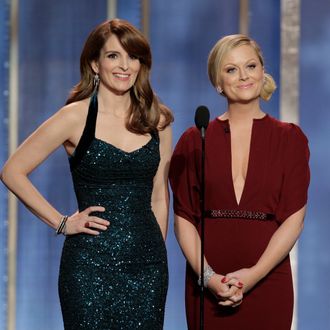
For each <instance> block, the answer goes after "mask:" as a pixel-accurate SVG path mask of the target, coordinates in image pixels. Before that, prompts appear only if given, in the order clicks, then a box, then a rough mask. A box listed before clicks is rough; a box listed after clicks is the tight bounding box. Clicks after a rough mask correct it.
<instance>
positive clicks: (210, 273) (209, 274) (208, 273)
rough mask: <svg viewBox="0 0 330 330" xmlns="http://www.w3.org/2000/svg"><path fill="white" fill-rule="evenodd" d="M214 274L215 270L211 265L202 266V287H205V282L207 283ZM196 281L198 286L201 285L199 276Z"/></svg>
mask: <svg viewBox="0 0 330 330" xmlns="http://www.w3.org/2000/svg"><path fill="white" fill-rule="evenodd" d="M214 274H215V272H214V270H213V269H212V267H211V266H210V265H207V266H206V267H205V268H204V288H207V284H208V283H209V280H210V278H211V277H212V276H213V275H214ZM197 283H198V285H199V286H201V285H202V278H201V276H199V278H198V281H197Z"/></svg>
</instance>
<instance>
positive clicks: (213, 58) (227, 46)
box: [208, 34, 276, 101]
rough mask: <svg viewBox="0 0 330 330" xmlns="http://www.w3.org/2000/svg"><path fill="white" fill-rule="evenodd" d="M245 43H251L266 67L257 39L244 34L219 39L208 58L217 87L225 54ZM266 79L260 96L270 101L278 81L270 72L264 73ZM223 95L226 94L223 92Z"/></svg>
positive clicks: (211, 78)
mask: <svg viewBox="0 0 330 330" xmlns="http://www.w3.org/2000/svg"><path fill="white" fill-rule="evenodd" d="M243 45H249V46H251V47H252V48H253V49H254V50H255V52H256V54H257V56H258V58H259V60H260V63H261V65H262V66H263V67H264V58H263V55H262V52H261V49H260V47H259V45H258V44H257V43H256V41H255V40H253V39H251V38H250V37H248V36H246V35H243V34H232V35H227V36H225V37H223V38H221V39H220V40H218V42H217V43H216V44H215V45H214V47H213V48H212V50H211V51H210V54H209V58H208V75H209V79H210V81H211V83H212V85H213V86H214V87H215V88H217V87H218V85H219V69H220V65H221V62H222V60H223V58H224V56H225V55H226V54H227V52H228V51H230V50H232V49H233V48H236V47H239V46H243ZM264 79H265V81H264V84H263V86H262V89H261V92H260V97H261V98H262V99H263V100H265V101H268V100H269V99H270V98H271V96H272V94H273V92H274V91H275V89H276V83H275V81H274V79H273V77H272V76H271V75H270V74H269V73H265V74H264ZM222 95H223V96H225V95H224V94H223V93H222Z"/></svg>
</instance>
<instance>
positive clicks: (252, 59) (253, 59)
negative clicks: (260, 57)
mask: <svg viewBox="0 0 330 330" xmlns="http://www.w3.org/2000/svg"><path fill="white" fill-rule="evenodd" d="M251 61H257V59H256V58H250V59H249V60H247V61H245V63H248V62H251ZM259 62H260V61H259ZM229 65H233V66H236V64H234V63H226V64H224V65H223V66H224V67H225V66H229Z"/></svg>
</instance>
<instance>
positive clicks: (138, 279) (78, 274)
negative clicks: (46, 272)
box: [59, 136, 168, 330]
mask: <svg viewBox="0 0 330 330" xmlns="http://www.w3.org/2000/svg"><path fill="white" fill-rule="evenodd" d="M159 159H160V156H159V141H158V137H157V136H153V137H152V138H151V140H150V141H149V142H148V143H147V144H146V145H145V146H143V147H142V148H140V149H138V150H136V151H133V152H130V153H127V152H124V151H122V150H120V149H118V148H116V147H114V146H112V145H111V144H108V143H106V142H104V141H102V140H99V139H96V138H94V139H93V140H92V142H91V144H90V146H89V147H88V150H87V151H86V152H85V154H84V156H83V157H82V159H81V161H80V162H79V165H77V166H75V167H73V168H72V169H71V171H72V177H73V182H74V188H75V192H76V195H77V200H78V205H79V210H84V209H85V208H87V207H89V206H92V205H101V206H104V207H105V209H106V211H105V212H102V213H101V212H95V213H94V215H97V216H99V217H101V218H104V219H107V220H109V221H110V222H111V224H110V226H109V227H108V229H107V230H106V231H104V232H101V234H100V235H99V236H90V235H85V234H79V235H73V236H68V237H67V238H66V240H65V243H64V247H63V253H62V259H61V266H60V278H59V292H60V300H61V308H62V313H63V318H64V324H65V329H66V330H75V329H77V330H78V329H79V330H82V329H85V330H87V329H88V330H107V329H127V330H128V329H130V330H132V329H145V330H158V329H159V330H160V329H163V320H164V306H165V298H166V293H167V285H168V272H167V256H166V249H165V244H164V241H163V238H162V235H161V231H160V228H159V225H158V223H157V221H156V219H155V216H154V214H153V212H152V210H151V193H152V186H153V177H154V175H155V173H156V171H157V168H158V164H159Z"/></svg>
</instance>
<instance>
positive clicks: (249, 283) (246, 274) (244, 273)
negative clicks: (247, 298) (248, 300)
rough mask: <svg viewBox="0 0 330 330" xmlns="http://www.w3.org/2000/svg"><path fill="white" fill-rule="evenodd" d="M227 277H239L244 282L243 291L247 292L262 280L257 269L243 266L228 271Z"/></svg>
mask: <svg viewBox="0 0 330 330" xmlns="http://www.w3.org/2000/svg"><path fill="white" fill-rule="evenodd" d="M226 278H239V279H240V281H241V282H243V293H247V292H248V291H249V290H251V289H252V288H253V287H254V286H255V285H256V284H257V283H258V281H259V280H260V278H259V277H258V275H257V273H256V271H255V270H254V269H253V267H251V268H242V269H239V270H236V271H234V272H232V273H228V274H227V275H226Z"/></svg>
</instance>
